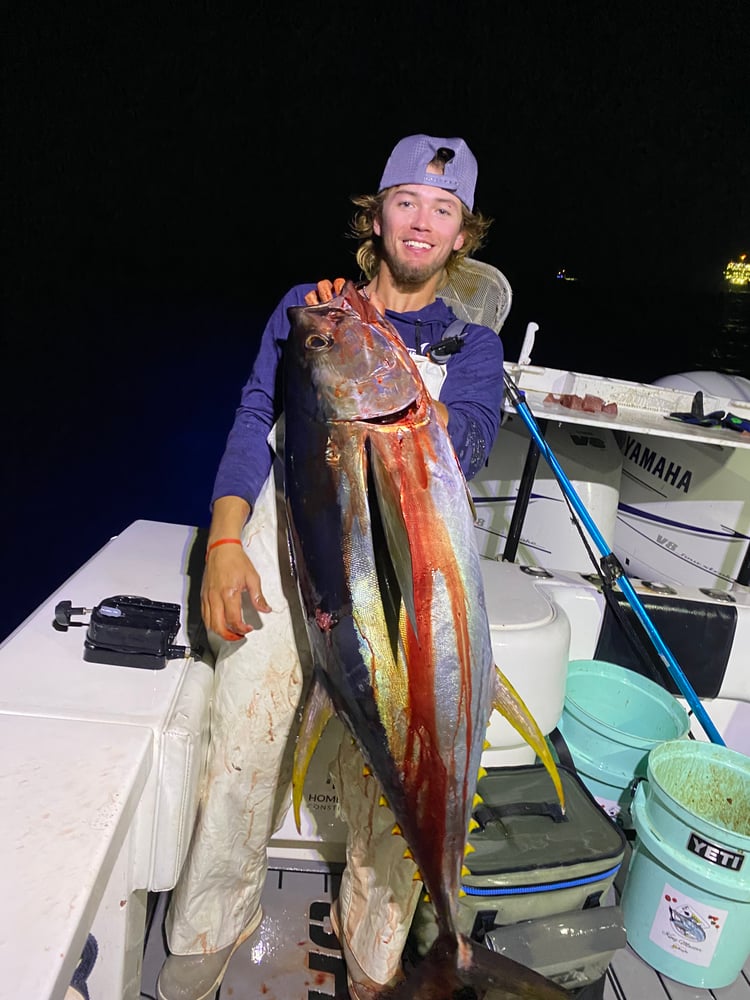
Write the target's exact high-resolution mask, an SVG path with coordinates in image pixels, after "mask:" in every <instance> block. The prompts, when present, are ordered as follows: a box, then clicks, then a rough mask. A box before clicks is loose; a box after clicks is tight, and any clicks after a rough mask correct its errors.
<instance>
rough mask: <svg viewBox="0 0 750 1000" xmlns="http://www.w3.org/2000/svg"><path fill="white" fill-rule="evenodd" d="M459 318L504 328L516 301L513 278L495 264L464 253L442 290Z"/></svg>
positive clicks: (439, 294) (490, 326)
mask: <svg viewBox="0 0 750 1000" xmlns="http://www.w3.org/2000/svg"><path fill="white" fill-rule="evenodd" d="M438 298H441V299H442V300H443V301H444V302H445V303H446V305H449V306H450V307H451V309H452V310H453V312H454V313H455V314H456V316H458V318H459V319H463V320H466V322H467V323H479V324H481V325H482V326H488V327H489V328H490V329H491V330H496V331H497V332H498V333H499V332H500V330H501V328H502V325H503V323H504V322H505V320H506V319H507V318H508V313H509V312H510V307H511V304H512V301H513V291H512V289H511V287H510V282H509V281H508V279H507V278H506V277H505V275H504V274H503V273H502V271H498V269H497V268H496V267H493V266H492V264H487V263H485V261H483V260H475V259H474V258H473V257H464V259H463V260H462V261H461V262H460V263H459V265H458V267H457V269H456V271H455V273H454V274H453V276H452V277H451V280H450V281H449V282H448V284H447V285H445V286H444V287H443V288H441V289H440V290H439V291H438Z"/></svg>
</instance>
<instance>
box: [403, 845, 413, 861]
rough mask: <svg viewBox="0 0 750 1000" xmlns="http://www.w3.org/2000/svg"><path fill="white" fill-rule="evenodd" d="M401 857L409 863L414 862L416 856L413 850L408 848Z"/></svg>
mask: <svg viewBox="0 0 750 1000" xmlns="http://www.w3.org/2000/svg"><path fill="white" fill-rule="evenodd" d="M401 857H402V858H406V859H407V861H413V860H414V855H413V854H412V853H411V850H410V849H409V848H408V847H407V848H406V850H405V851H404V853H403V854H402V855H401Z"/></svg>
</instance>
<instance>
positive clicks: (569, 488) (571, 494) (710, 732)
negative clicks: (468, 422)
mask: <svg viewBox="0 0 750 1000" xmlns="http://www.w3.org/2000/svg"><path fill="white" fill-rule="evenodd" d="M503 375H504V379H505V389H506V392H507V393H508V396H509V398H510V401H511V402H512V403H513V406H514V407H515V409H516V412H517V413H518V415H519V416H520V418H521V419H522V420H523V422H524V423H525V424H526V426H527V427H528V429H529V431H530V433H531V436H532V438H533V439H534V442H535V444H536V445H537V447H538V448H539V451H540V452H541V453H542V455H544V458H545V459H546V461H547V464H548V465H549V467H550V468H551V469H552V471H553V472H554V474H555V477H556V479H557V481H558V483H559V484H560V487H561V489H562V490H563V492H564V493H565V495H566V496H567V498H568V500H570V503H571V505H572V506H573V508H574V510H575V512H576V513H577V514H578V516H579V517H580V519H581V521H582V522H583V524H584V526H585V528H586V530H587V531H588V533H589V535H591V537H592V538H593V540H594V543H595V544H596V547H597V549H598V550H599V553H600V554H601V556H602V557H603V560H602V561H603V562H604V560H606V559H609V560H610V563H611V561H613V560H614V561H615V562H617V560H616V557H615V555H614V553H613V552H612V549H611V548H610V547H609V546H608V545H607V543H606V541H605V540H604V537H603V536H602V534H601V532H600V531H599V529H598V528H597V526H596V525H595V524H594V521H593V519H592V517H591V515H590V514H589V512H588V511H587V510H586V508H585V507H584V505H583V502H582V501H581V498H580V497H579V496H578V494H577V493H576V491H575V489H574V487H573V485H572V483H571V482H570V480H569V479H568V477H567V476H566V475H565V473H564V472H563V470H562V468H561V466H560V463H559V462H558V461H557V459H556V458H555V456H554V454H553V453H552V451H551V449H550V447H549V445H548V444H547V442H546V441H545V440H544V437H543V436H542V433H541V431H540V430H539V427H538V426H537V423H536V420H535V419H534V415H533V413H532V412H531V410H530V409H529V407H528V404H527V403H526V400H525V399H524V396H523V393H522V392H521V390H520V389H519V388H518V386H517V385H516V384H515V382H514V381H513V379H512V378H511V377H510V375H509V374H508V373H507V372H504V373H503ZM617 565H618V569H619V573H618V575H617V583H618V585H619V587H620V590H621V591H622V592H623V594H624V595H625V597H626V598H627V600H628V603H629V604H630V606H631V607H632V609H633V611H634V612H635V614H636V616H637V617H638V619H639V621H640V622H641V624H642V625H643V627H644V628H645V630H646V631H647V632H648V634H649V637H650V638H651V641H652V642H653V644H654V646H655V647H656V650H657V652H658V653H659V656H660V657H661V659H662V660H663V661H664V663H665V665H666V667H667V669H668V670H669V673H670V674H671V676H672V679H673V680H674V682H675V684H676V685H677V687H678V688H679V689H680V691H681V693H682V695H683V697H684V698H685V700H686V701H687V703H688V705H689V706H690V708H691V709H692V710H693V712H694V714H695V717H696V719H697V720H698V722H700V724H701V726H702V727H703V729H704V731H705V733H706V736H708V738H709V739H710V740H711V742H712V743H719V744H720V745H721V746H726V743H725V742H724V740H723V739H722V738H721V735H720V734H719V731H718V730H717V728H716V726H715V725H714V724H713V722H712V721H711V719H710V718H709V717H708V714H707V712H706V710H705V708H704V707H703V705H702V704H701V702H700V699H699V698H698V695H697V694H696V693H695V690H694V688H693V686H692V685H691V683H690V681H689V680H688V679H687V677H686V676H685V674H684V672H683V670H682V668H681V667H680V665H679V664H678V662H677V660H676V659H675V658H674V655H673V654H672V652H671V651H670V649H669V648H668V646H667V645H666V644H665V642H664V640H663V639H662V637H661V636H660V635H659V632H658V631H657V629H656V626H655V625H654V623H653V622H652V621H651V619H650V618H649V616H648V612H647V611H646V609H645V608H644V607H643V604H642V603H641V601H640V599H639V597H638V595H637V594H636V592H635V590H634V589H633V585H632V584H631V582H630V580H629V579H628V578H627V576H626V575H625V574H624V572H623V571H622V567H621V566H619V563H617Z"/></svg>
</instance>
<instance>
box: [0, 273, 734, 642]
mask: <svg viewBox="0 0 750 1000" xmlns="http://www.w3.org/2000/svg"><path fill="white" fill-rule="evenodd" d="M272 306H273V302H269V303H266V304H264V306H263V308H262V309H260V308H258V307H255V308H251V307H249V306H238V305H231V304H228V303H226V302H219V301H216V302H209V303H206V302H203V303H201V304H199V305H196V304H184V303H183V304H181V305H180V306H165V305H164V304H163V303H162V304H158V305H154V304H151V305H141V306H138V307H135V306H133V305H132V304H118V303H112V302H108V303H105V304H99V305H97V306H95V307H94V306H91V305H88V306H83V305H80V304H79V305H77V306H66V307H65V308H54V307H50V308H48V309H41V308H38V307H35V308H30V307H25V308H17V309H14V310H11V311H10V313H9V315H8V323H7V324H6V326H7V328H6V336H7V338H8V342H7V345H6V346H7V349H8V350H7V353H6V357H10V358H11V359H12V363H11V364H9V365H7V366H6V367H7V370H6V372H5V379H4V381H5V393H4V394H3V401H2V405H3V414H2V421H1V422H0V435H1V437H0V444H1V445H2V455H3V471H4V475H3V483H4V486H3V501H2V506H3V511H2V513H3V525H4V528H5V530H4V532H3V535H4V540H3V557H4V559H3V568H4V574H3V575H4V587H3V600H2V603H0V639H2V638H3V637H4V636H6V635H7V634H8V633H9V632H10V631H12V629H13V628H15V627H16V625H18V624H19V623H20V622H21V621H22V620H23V619H24V618H25V617H26V616H27V615H28V614H30V613H31V612H32V611H33V610H34V609H35V608H36V607H37V605H38V604H39V603H40V602H41V601H43V600H44V599H45V598H46V597H47V596H48V595H49V594H50V593H51V592H52V591H53V590H54V589H56V588H57V587H58V586H60V585H61V584H62V583H63V582H64V581H65V580H66V579H67V578H68V577H69V576H70V575H71V574H72V573H73V572H74V571H75V570H76V569H77V567H78V566H80V565H81V563H83V562H84V561H85V560H86V559H88V558H89V557H90V556H92V555H93V554H94V553H95V552H96V551H97V550H98V549H99V548H101V546H102V545H104V544H105V543H106V542H107V541H108V540H109V538H111V537H112V536H113V535H116V534H118V533H119V532H121V531H122V530H123V529H124V528H125V527H127V525H128V524H130V523H131V522H132V521H134V520H137V519H141V518H143V519H151V520H157V521H171V522H177V523H183V524H195V525H206V524H207V523H208V519H209V510H208V499H209V496H210V492H211V487H212V484H213V477H214V472H215V469H216V465H217V463H218V461H219V458H220V457H221V453H222V450H223V446H224V439H225V437H226V433H227V431H228V429H229V426H230V424H231V421H232V417H233V414H234V409H235V406H236V403H237V399H238V397H239V392H240V389H241V387H242V385H243V383H244V381H245V379H246V377H247V374H248V371H249V368H250V364H251V361H252V357H253V354H254V351H255V347H256V343H257V335H258V332H259V330H260V329H261V328H262V325H263V322H264V320H265V316H266V314H267V312H268V311H269V310H270V308H271V307H272ZM529 320H533V321H535V322H537V323H539V325H540V329H539V332H538V333H537V337H536V346H535V348H534V351H533V355H532V360H533V361H534V362H535V363H537V364H545V365H549V366H551V367H556V368H569V369H572V370H576V371H583V372H592V373H597V374H607V375H611V376H613V377H617V378H624V379H631V380H636V381H645V382H650V381H652V380H653V379H655V378H657V377H659V376H661V375H665V374H668V373H673V372H680V371H690V370H695V369H713V370H718V371H724V372H728V373H731V374H740V375H744V376H746V377H750V295H734V296H729V295H722V294H700V295H699V294H692V295H688V294H683V293H680V292H678V291H675V290H674V289H665V290H657V291H651V292H644V291H640V292H638V291H634V290H630V289H627V288H618V289H617V290H615V291H606V290H591V289H587V288H586V287H585V286H578V285H573V284H566V285H561V284H560V283H553V284H551V285H550V286H549V287H547V288H543V289H539V288H534V289H528V290H525V289H523V288H522V287H514V305H513V309H512V312H511V315H510V317H509V319H508V321H507V323H506V327H505V329H504V331H503V340H504V343H505V348H506V355H507V357H508V358H509V359H511V360H515V359H516V358H517V357H518V353H519V351H520V347H521V343H522V340H523V335H524V332H525V329H526V324H527V322H528V321H529ZM64 596H65V597H67V598H68V599H70V600H72V601H73V603H74V604H75V603H76V600H77V595H76V594H75V593H74V592H73V591H71V592H70V593H67V592H66V593H65V595H64ZM106 596H108V595H105V594H102V597H106Z"/></svg>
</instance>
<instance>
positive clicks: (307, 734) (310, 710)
mask: <svg viewBox="0 0 750 1000" xmlns="http://www.w3.org/2000/svg"><path fill="white" fill-rule="evenodd" d="M334 714H335V709H334V707H333V702H332V701H331V699H330V697H329V695H328V692H327V691H326V690H325V688H324V687H323V685H322V684H321V683H320V681H319V680H318V678H317V677H315V678H314V679H313V682H312V686H311V688H310V692H309V694H308V696H307V701H306V702H305V708H304V711H303V713H302V723H301V725H300V731H299V736H298V737H297V746H296V747H295V750H294V771H293V774H292V805H293V806H294V821H295V823H296V824H297V832H298V833H300V832H301V831H300V806H301V805H302V790H303V788H304V785H305V776H306V775H307V769H308V767H309V766H310V761H311V759H312V755H313V753H314V752H315V747H316V746H317V745H318V740H319V739H320V737H321V736H322V734H323V730H324V729H325V727H326V726H327V725H328V720H329V719H330V718H331V716H332V715H334Z"/></svg>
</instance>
